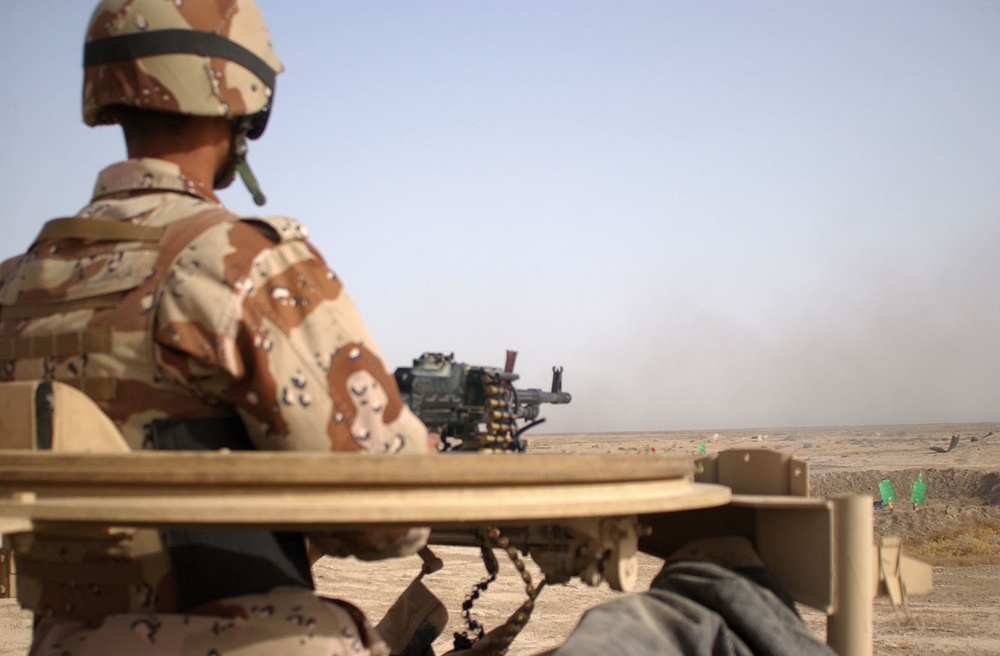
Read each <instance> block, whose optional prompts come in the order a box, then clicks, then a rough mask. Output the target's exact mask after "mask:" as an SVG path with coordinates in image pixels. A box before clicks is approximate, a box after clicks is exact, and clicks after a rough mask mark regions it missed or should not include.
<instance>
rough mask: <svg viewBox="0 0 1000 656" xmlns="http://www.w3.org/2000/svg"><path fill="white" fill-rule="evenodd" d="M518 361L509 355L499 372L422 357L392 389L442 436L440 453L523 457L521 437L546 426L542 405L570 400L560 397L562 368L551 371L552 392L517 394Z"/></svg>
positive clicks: (399, 374)
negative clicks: (502, 453) (496, 453)
mask: <svg viewBox="0 0 1000 656" xmlns="http://www.w3.org/2000/svg"><path fill="white" fill-rule="evenodd" d="M516 359H517V352H516V351H507V361H506V363H505V366H504V368H503V369H500V368H497V367H486V366H479V365H470V364H466V363H464V362H455V354H454V353H450V354H448V355H445V354H443V353H424V354H423V355H421V356H420V357H419V358H416V359H415V360H414V361H413V366H412V367H400V368H398V369H396V372H395V376H396V383H397V384H398V385H399V391H400V392H401V394H402V396H403V400H404V401H405V402H406V404H407V405H408V406H409V407H410V409H411V410H413V412H414V413H415V414H416V415H417V416H418V417H419V418H420V420H421V421H422V422H424V424H425V425H426V426H427V427H428V428H429V429H430V430H432V431H435V432H437V433H439V434H440V435H441V444H442V446H443V450H445V451H524V449H525V444H524V441H523V440H522V439H521V435H523V434H524V432H525V431H527V430H528V429H530V428H533V427H535V426H537V425H538V424H540V423H542V422H544V421H545V419H544V418H539V416H538V413H539V411H540V406H541V404H543V403H553V404H563V403H569V402H570V401H572V398H573V397H572V396H570V394H569V393H567V392H564V391H562V367H553V368H552V389H551V391H548V392H546V391H545V390H541V389H517V388H515V387H514V385H513V383H514V381H516V380H517V379H518V378H519V376H518V375H517V374H515V373H514V362H515V360H516ZM518 421H526V422H528V423H527V424H525V425H523V426H518Z"/></svg>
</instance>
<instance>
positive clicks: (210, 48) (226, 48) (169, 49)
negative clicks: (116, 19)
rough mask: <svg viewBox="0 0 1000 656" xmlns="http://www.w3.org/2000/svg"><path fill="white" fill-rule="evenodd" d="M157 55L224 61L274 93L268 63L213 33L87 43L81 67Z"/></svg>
mask: <svg viewBox="0 0 1000 656" xmlns="http://www.w3.org/2000/svg"><path fill="white" fill-rule="evenodd" d="M157 55H199V56H202V57H218V58H220V59H226V60H229V61H231V62H233V63H235V64H239V65H240V66H242V67H243V68H245V69H247V70H248V71H250V72H251V73H253V74H254V75H256V76H257V77H258V78H260V81H261V82H263V83H264V84H265V85H266V86H267V88H269V89H271V90H272V92H273V91H274V83H275V80H276V78H277V73H275V71H274V69H273V68H271V67H270V66H269V65H268V64H267V62H265V61H264V60H263V59H261V58H260V57H258V56H257V55H255V54H254V53H252V52H250V51H249V50H247V49H246V48H244V47H243V46H241V45H240V44H238V43H236V42H235V41H230V40H229V39H227V38H226V37H224V36H221V35H219V34H216V33H214V32H198V31H195V30H181V29H173V30H153V31H152V32H136V33H135V34H121V35H119V36H109V37H106V38H104V39H97V40H95V41H88V42H87V43H85V44H84V46H83V65H84V66H85V67H86V66H96V65H98V64H110V63H111V62H119V61H127V60H129V59H140V58H142V57H155V56H157Z"/></svg>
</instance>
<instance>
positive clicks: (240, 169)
mask: <svg viewBox="0 0 1000 656" xmlns="http://www.w3.org/2000/svg"><path fill="white" fill-rule="evenodd" d="M248 128H249V124H248V122H245V121H240V123H239V124H238V125H237V126H236V134H235V135H234V136H233V152H232V155H231V157H230V158H229V162H228V163H227V165H226V168H225V170H224V171H222V173H221V174H220V175H219V177H218V178H217V179H216V180H215V188H216V189H224V188H226V187H228V186H229V185H230V184H232V182H233V180H234V179H235V178H236V174H237V173H239V174H240V179H241V180H243V184H244V185H246V188H247V190H248V191H249V192H250V195H251V196H253V202H254V203H255V204H256V205H258V206H261V205H263V204H264V203H266V202H267V197H266V196H264V192H263V191H261V190H260V183H259V182H257V177H256V176H255V175H254V174H253V171H251V170H250V165H249V164H248V163H247V150H248V147H247V129H248Z"/></svg>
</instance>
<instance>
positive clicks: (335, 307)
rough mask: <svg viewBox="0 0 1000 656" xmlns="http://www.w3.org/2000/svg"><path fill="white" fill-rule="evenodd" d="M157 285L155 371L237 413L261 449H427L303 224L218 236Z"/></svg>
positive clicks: (238, 227)
mask: <svg viewBox="0 0 1000 656" xmlns="http://www.w3.org/2000/svg"><path fill="white" fill-rule="evenodd" d="M220 283H221V284H220ZM164 285H165V289H164V290H163V294H162V296H161V299H162V300H161V301H160V304H159V307H158V309H157V313H158V316H157V327H156V335H155V340H156V342H157V343H158V345H159V347H160V348H159V359H160V362H161V364H162V366H163V367H164V368H165V369H166V370H167V371H168V372H169V374H170V375H171V376H173V377H175V378H177V379H179V380H180V381H181V383H182V384H184V385H187V386H189V387H190V388H191V389H192V390H193V391H194V393H196V394H199V395H201V396H203V397H205V398H206V399H209V400H215V401H218V402H222V403H227V404H230V405H232V407H234V408H235V409H236V411H237V412H238V413H239V414H240V416H241V417H242V419H243V421H244V423H245V424H246V426H247V429H248V431H249V433H250V437H251V439H252V440H253V442H254V444H255V445H256V446H257V447H258V448H260V449H265V450H317V451H318V450H334V451H359V450H360V451H368V452H373V453H398V452H404V451H406V452H425V451H426V450H427V448H428V447H427V431H426V429H425V428H424V427H423V425H422V424H421V423H420V421H419V420H418V419H417V418H416V417H415V416H414V415H413V413H412V412H410V410H409V409H408V408H407V407H406V405H405V404H404V403H403V401H402V399H401V398H400V395H399V390H398V388H397V386H396V382H395V380H394V378H393V376H392V374H391V373H390V372H389V370H388V369H387V368H386V365H385V364H384V362H383V361H382V358H381V356H380V354H379V352H378V350H377V348H376V347H375V344H374V342H373V340H372V338H371V336H370V335H369V333H368V330H367V328H366V327H365V325H364V323H363V322H362V320H361V317H360V316H359V314H358V312H357V309H356V308H355V306H354V303H353V302H352V301H351V299H350V297H349V296H348V294H347V292H346V291H345V290H344V287H343V285H342V284H341V281H340V280H339V279H338V278H337V276H336V275H335V274H334V273H333V272H332V271H331V270H330V269H329V267H327V265H326V264H325V262H324V261H323V259H322V257H321V256H320V255H319V253H318V252H317V251H316V250H315V249H314V248H313V247H312V246H311V245H310V244H309V243H308V241H306V239H305V229H304V228H303V227H302V226H301V225H300V224H298V223H296V222H294V221H292V220H291V219H283V218H271V219H258V220H255V223H254V224H252V223H251V222H249V221H245V220H244V221H237V222H235V223H230V224H227V225H225V226H217V227H215V228H213V229H211V230H209V231H208V232H207V233H205V234H203V235H202V236H201V237H199V238H198V239H197V240H196V241H195V242H194V243H192V245H191V247H190V248H189V249H188V253H186V254H185V256H184V257H182V258H180V259H179V260H178V261H177V262H176V263H175V265H174V269H173V270H172V271H171V274H170V275H168V276H167V277H166V279H165V283H164Z"/></svg>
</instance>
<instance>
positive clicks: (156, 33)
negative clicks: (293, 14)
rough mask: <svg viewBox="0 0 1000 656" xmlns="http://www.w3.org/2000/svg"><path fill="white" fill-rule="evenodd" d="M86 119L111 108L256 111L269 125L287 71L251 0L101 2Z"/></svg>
mask: <svg viewBox="0 0 1000 656" xmlns="http://www.w3.org/2000/svg"><path fill="white" fill-rule="evenodd" d="M83 64H84V81H83V120H84V122H85V123H86V124H87V125H91V126H93V125H107V124H111V123H115V122H117V121H116V119H115V117H114V114H113V112H111V111H109V108H110V107H113V106H115V105H125V106H131V107H137V108H140V109H148V110H154V111H161V112H171V113H178V114H192V115H196V116H222V117H226V118H237V117H252V119H251V120H250V125H249V126H248V127H249V129H248V130H247V136H249V137H250V138H251V139H256V138H257V137H259V136H260V135H261V133H262V132H263V131H264V127H265V126H266V124H267V118H268V115H269V112H270V109H271V104H272V101H273V97H274V85H275V78H276V76H277V74H278V73H280V72H281V71H282V70H283V69H282V66H281V62H280V61H279V60H278V56H277V55H276V54H275V52H274V49H273V48H272V47H271V41H270V36H269V34H268V30H267V24H266V23H265V22H264V17H263V15H262V14H261V13H260V10H259V9H258V8H257V6H256V4H254V2H253V0H102V2H101V3H100V4H99V5H98V6H97V8H96V9H95V10H94V13H93V15H92V16H91V18H90V24H89V26H88V27H87V36H86V42H85V45H84V61H83Z"/></svg>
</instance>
